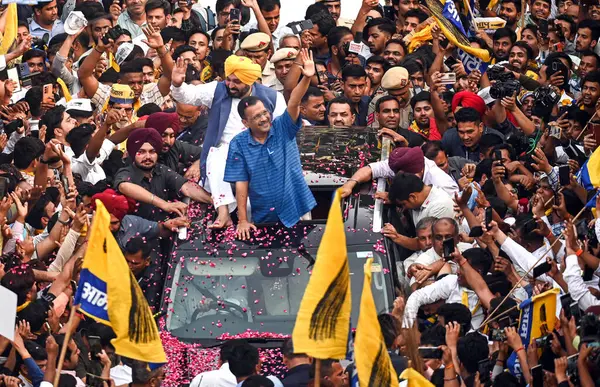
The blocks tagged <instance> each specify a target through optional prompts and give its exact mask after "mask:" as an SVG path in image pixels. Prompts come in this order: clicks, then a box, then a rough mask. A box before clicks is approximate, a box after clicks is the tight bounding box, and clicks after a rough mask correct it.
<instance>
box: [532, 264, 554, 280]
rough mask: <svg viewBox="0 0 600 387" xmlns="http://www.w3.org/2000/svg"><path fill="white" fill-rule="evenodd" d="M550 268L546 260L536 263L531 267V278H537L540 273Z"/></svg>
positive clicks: (544, 272)
mask: <svg viewBox="0 0 600 387" xmlns="http://www.w3.org/2000/svg"><path fill="white" fill-rule="evenodd" d="M551 269H552V265H551V264H549V263H548V262H544V263H542V264H541V265H538V266H536V267H534V268H533V278H537V277H539V276H541V275H542V274H546V273H547V272H549V271H550V270H551Z"/></svg>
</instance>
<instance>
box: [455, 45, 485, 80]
mask: <svg viewBox="0 0 600 387" xmlns="http://www.w3.org/2000/svg"><path fill="white" fill-rule="evenodd" d="M458 57H459V59H460V61H461V62H462V64H463V66H464V67H465V71H466V72H467V74H471V72H473V71H474V70H479V72H480V73H481V74H484V73H485V72H486V71H487V68H488V66H489V63H488V62H486V61H484V60H483V59H480V58H478V57H476V56H475V55H471V54H469V53H468V52H466V51H463V50H462V49H460V48H459V49H458Z"/></svg>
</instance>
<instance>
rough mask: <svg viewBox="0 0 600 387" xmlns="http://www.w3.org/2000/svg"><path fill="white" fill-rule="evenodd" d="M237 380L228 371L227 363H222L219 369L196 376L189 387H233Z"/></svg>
mask: <svg viewBox="0 0 600 387" xmlns="http://www.w3.org/2000/svg"><path fill="white" fill-rule="evenodd" d="M235 386H237V379H236V378H235V376H234V375H233V374H232V373H231V371H230V370H229V363H223V365H222V366H221V368H219V369H218V370H214V371H206V372H202V373H201V374H199V375H197V376H196V377H195V378H194V379H193V380H192V382H191V383H190V387H235Z"/></svg>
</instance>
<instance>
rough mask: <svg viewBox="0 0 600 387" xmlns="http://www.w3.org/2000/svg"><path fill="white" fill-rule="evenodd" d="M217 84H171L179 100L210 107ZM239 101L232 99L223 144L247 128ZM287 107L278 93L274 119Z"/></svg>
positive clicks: (176, 98)
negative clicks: (241, 114) (178, 85)
mask: <svg viewBox="0 0 600 387" xmlns="http://www.w3.org/2000/svg"><path fill="white" fill-rule="evenodd" d="M217 84H218V82H216V81H214V82H210V83H206V84H203V85H188V84H187V83H184V84H182V85H181V86H180V87H173V86H171V92H172V96H173V98H174V99H175V100H176V101H177V102H181V103H184V104H187V105H194V106H200V105H205V106H207V107H208V108H210V107H211V106H212V102H213V99H214V97H215V90H216V89H217ZM239 103H240V99H239V98H233V99H232V100H231V112H230V113H229V119H228V120H227V123H226V124H225V130H224V131H223V137H221V144H229V143H230V142H231V140H232V139H233V138H234V137H235V136H236V135H237V134H239V133H240V132H241V131H242V130H244V128H245V126H244V124H243V123H242V117H240V115H239V113H238V110H237V107H238V104H239ZM286 109H287V104H286V102H285V98H284V97H283V94H281V93H277V101H276V103H275V111H274V112H273V119H275V118H277V117H279V116H280V115H282V114H283V113H284V112H285V110H286Z"/></svg>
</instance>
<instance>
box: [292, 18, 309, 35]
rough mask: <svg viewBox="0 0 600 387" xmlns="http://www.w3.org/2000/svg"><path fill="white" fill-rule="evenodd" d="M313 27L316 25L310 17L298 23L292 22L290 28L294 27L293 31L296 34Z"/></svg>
mask: <svg viewBox="0 0 600 387" xmlns="http://www.w3.org/2000/svg"><path fill="white" fill-rule="evenodd" d="M313 27H314V24H313V21H312V20H310V19H308V20H302V21H299V22H297V23H293V24H290V28H291V29H292V32H293V33H294V34H296V35H300V34H301V33H302V31H307V30H310V29H311V28H313Z"/></svg>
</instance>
